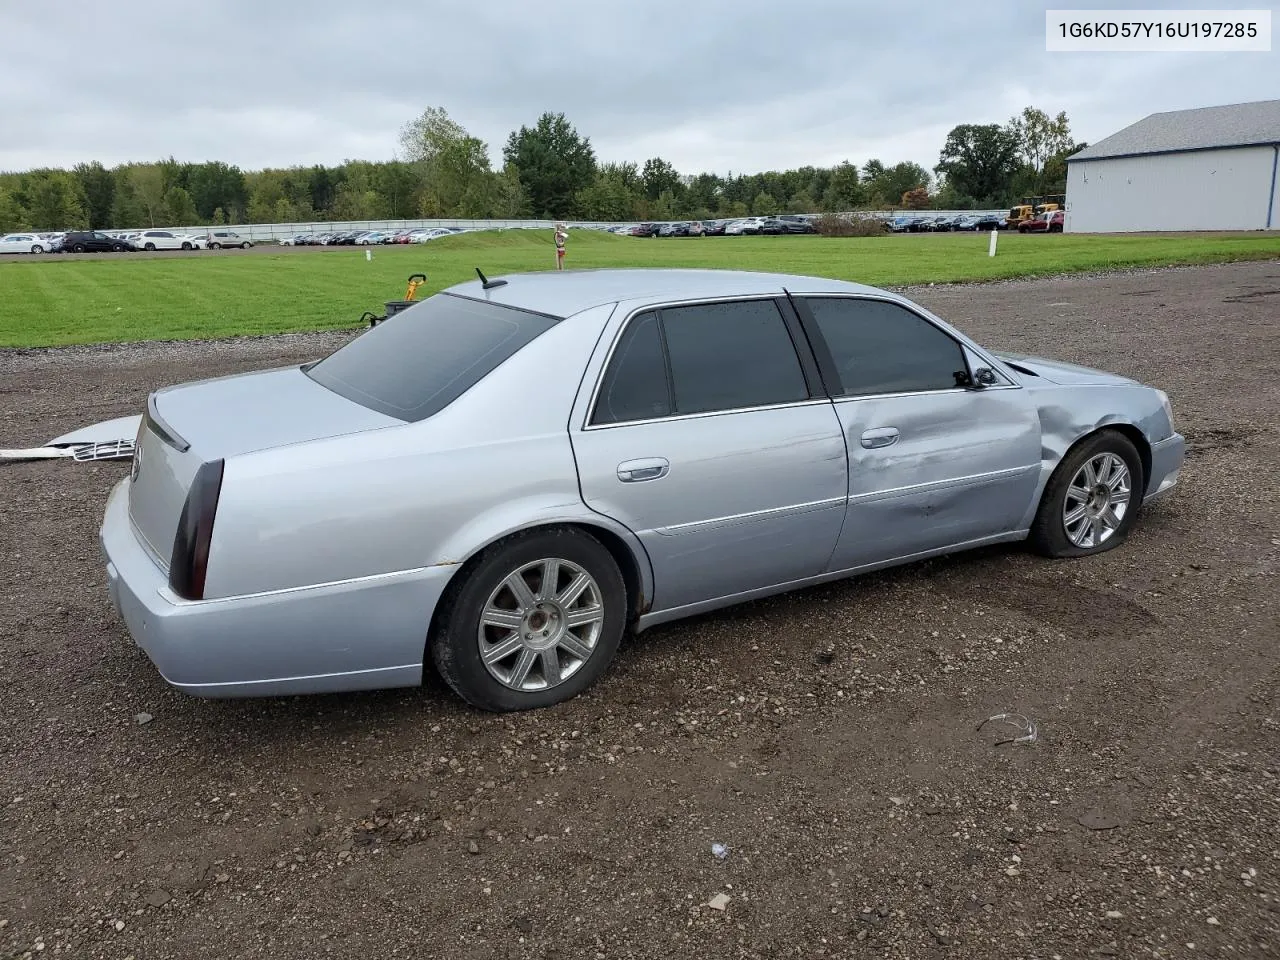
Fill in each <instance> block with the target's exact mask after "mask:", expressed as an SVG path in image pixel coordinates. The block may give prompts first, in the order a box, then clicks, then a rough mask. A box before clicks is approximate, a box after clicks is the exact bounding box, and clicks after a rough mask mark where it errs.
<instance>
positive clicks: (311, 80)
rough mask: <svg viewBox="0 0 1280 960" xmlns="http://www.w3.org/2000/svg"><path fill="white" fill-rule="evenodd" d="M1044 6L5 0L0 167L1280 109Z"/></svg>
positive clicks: (828, 0) (905, 151)
mask: <svg viewBox="0 0 1280 960" xmlns="http://www.w3.org/2000/svg"><path fill="white" fill-rule="evenodd" d="M1204 2H1205V0H1200V2H1196V0H1191V2H1182V3H1177V2H1173V0H1163V5H1164V6H1166V7H1176V6H1181V7H1183V8H1188V9H1196V8H1199V7H1202V6H1203V5H1204ZM1053 6H1057V4H1056V3H1055V4H1053ZM1090 6H1091V7H1094V8H1101V7H1115V8H1121V9H1122V8H1124V7H1126V6H1133V4H1118V3H1113V2H1105V0H1095V2H1093V3H1092V4H1090ZM1250 6H1253V7H1255V8H1256V7H1257V6H1258V5H1257V4H1251V5H1250ZM1044 9H1045V7H1044V6H1042V5H1039V4H1030V3H1026V2H1008V0H993V2H986V3H982V4H981V5H979V4H977V3H973V2H966V3H957V2H943V0H934V2H924V0H913V2H905V0H893V2H888V0H885V2H881V3H863V2H853V0H789V2H782V0H772V2H764V0H682V2H675V0H644V2H642V3H626V4H624V3H616V2H615V3H610V2H600V0H595V2H591V0H560V2H555V0H543V2H542V3H538V4H533V3H529V2H528V0H485V2H484V3H476V4H472V5H468V6H463V5H458V4H446V3H424V2H421V0H419V2H399V0H381V2H378V3H367V4H360V3H355V2H352V0H345V2H339V0H311V2H308V3H306V4H275V3H264V2H261V0H219V2H217V3H212V4H206V5H203V6H196V5H191V4H174V3H172V2H171V0H165V2H155V0H132V2H130V3H128V4H127V5H125V6H120V5H117V4H76V5H74V6H67V5H65V4H49V3H40V4H31V3H28V2H24V0H0V63H3V64H4V65H5V67H4V76H3V79H0V169H8V170H13V169H23V168H27V167H32V166H40V165H59V166H69V165H71V164H74V163H77V162H80V161H84V160H95V159H96V160H101V161H103V162H104V163H106V164H108V165H111V164H114V163H118V162H121V161H127V160H154V159H157V158H159V157H164V156H170V155H172V156H174V157H177V158H178V159H180V160H192V161H199V160H206V159H221V160H226V161H228V162H231V163H236V164H239V165H240V166H241V167H243V168H245V169H255V168H259V167H262V166H288V165H292V164H311V163H337V162H340V161H341V160H343V159H346V158H363V159H387V158H389V157H391V156H392V155H393V153H394V151H395V150H396V137H397V133H398V130H399V127H400V126H401V124H403V123H404V122H405V121H406V120H408V119H410V118H411V117H413V116H415V115H416V114H418V113H420V112H421V111H422V109H423V108H425V107H427V106H443V107H444V108H445V109H446V110H448V111H449V113H450V115H451V116H453V117H454V119H456V120H457V121H459V122H460V123H462V124H463V125H464V126H466V127H467V128H468V129H469V130H470V131H471V132H472V133H474V134H476V135H477V136H480V137H481V138H483V139H484V140H485V141H486V142H488V144H489V149H490V154H491V155H492V157H493V158H494V160H495V162H496V163H500V162H501V152H502V145H503V143H504V142H505V140H506V137H507V135H508V134H509V133H510V131H511V130H513V129H515V128H516V127H519V126H520V125H521V124H531V123H533V122H534V121H535V120H536V118H537V116H538V115H539V114H540V113H541V112H543V111H544V110H555V111H563V112H564V113H565V114H566V115H567V116H568V117H569V119H570V120H571V121H572V122H573V123H574V124H575V125H576V126H577V128H578V130H579V131H580V132H581V133H583V134H584V135H586V136H588V137H590V138H591V141H592V144H593V146H594V147H595V149H596V153H597V155H598V156H599V157H600V158H601V159H602V160H636V161H641V160H643V159H644V158H646V157H649V156H655V155H660V156H663V157H665V158H666V159H668V160H671V161H672V162H673V163H675V165H676V167H677V168H678V169H680V170H681V171H683V172H696V171H699V170H714V171H717V172H720V173H725V172H728V171H733V172H753V171H757V170H763V169H773V168H782V167H791V166H798V165H801V164H806V163H813V164H823V165H825V164H830V163H834V162H837V161H839V160H842V159H849V160H852V161H854V162H855V163H862V162H865V161H866V160H868V159H870V158H872V157H878V158H880V159H882V160H884V161H885V162H896V161H898V160H914V161H916V162H917V163H920V164H921V165H923V166H925V167H926V168H932V166H933V165H934V164H935V163H936V162H937V157H938V151H939V149H940V148H941V146H942V142H943V140H944V139H945V137H946V133H947V131H948V130H949V129H950V128H951V127H952V126H954V125H955V124H957V123H966V122H967V123H1002V122H1004V121H1005V120H1007V119H1008V118H1009V117H1010V116H1011V115H1013V114H1014V113H1016V112H1017V111H1019V110H1020V109H1021V108H1022V107H1023V106H1026V105H1027V104H1034V105H1036V106H1039V107H1041V108H1043V109H1045V110H1047V111H1049V112H1051V113H1056V112H1057V111H1058V110H1066V111H1067V113H1068V115H1069V116H1070V118H1071V121H1072V129H1073V132H1074V133H1075V135H1076V138H1077V139H1081V140H1088V141H1096V140H1099V139H1101V138H1102V137H1104V136H1106V135H1108V134H1110V133H1113V132H1114V131H1116V130H1118V129H1119V128H1121V127H1123V126H1125V125H1127V124H1129V123H1132V122H1133V121H1135V120H1137V119H1139V118H1141V117H1143V116H1145V115H1146V114H1148V113H1151V112H1154V111H1157V110H1174V109H1181V108H1185V107H1193V106H1205V105H1209V104H1215V103H1231V102H1238V101H1243V100H1258V99H1267V98H1269V97H1274V96H1275V95H1276V93H1275V78H1276V77H1277V76H1280V69H1277V68H1278V67H1280V64H1278V63H1277V58H1278V57H1280V54H1278V53H1277V52H1274V51H1273V52H1271V53H1253V54H1154V53H1149V54H1101V53H1092V54H1050V53H1046V52H1045V49H1044V48H1045V39H1044ZM1273 17H1274V18H1275V19H1276V20H1277V21H1280V17H1275V11H1274V10H1273Z"/></svg>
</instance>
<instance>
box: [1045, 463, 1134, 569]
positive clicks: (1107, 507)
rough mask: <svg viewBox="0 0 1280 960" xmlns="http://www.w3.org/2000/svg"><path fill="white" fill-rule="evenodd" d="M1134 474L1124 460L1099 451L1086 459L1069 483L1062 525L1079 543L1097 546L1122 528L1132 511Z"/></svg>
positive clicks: (1074, 541)
mask: <svg viewBox="0 0 1280 960" xmlns="http://www.w3.org/2000/svg"><path fill="white" fill-rule="evenodd" d="M1132 492H1133V491H1132V478H1131V477H1130V475H1129V467H1128V466H1127V465H1126V464H1125V462H1124V460H1122V459H1121V458H1120V457H1118V456H1116V455H1115V454H1114V453H1100V454H1098V455H1097V456H1096V457H1091V458H1090V459H1088V460H1086V461H1085V463H1084V466H1082V467H1081V468H1080V469H1079V470H1077V471H1076V475H1075V476H1074V477H1072V478H1071V485H1070V486H1069V487H1067V496H1066V499H1065V501H1064V502H1063V505H1062V525H1063V527H1064V528H1065V530H1066V532H1067V538H1068V539H1069V540H1070V541H1071V542H1072V543H1073V544H1075V545H1076V546H1077V547H1081V548H1085V549H1087V548H1090V547H1096V546H1098V545H1099V544H1101V543H1104V542H1106V541H1107V540H1109V539H1110V538H1111V537H1112V536H1113V535H1114V534H1115V532H1116V531H1117V530H1118V529H1120V524H1121V523H1123V522H1124V515H1125V514H1126V513H1128V511H1129V501H1130V499H1131V497H1132Z"/></svg>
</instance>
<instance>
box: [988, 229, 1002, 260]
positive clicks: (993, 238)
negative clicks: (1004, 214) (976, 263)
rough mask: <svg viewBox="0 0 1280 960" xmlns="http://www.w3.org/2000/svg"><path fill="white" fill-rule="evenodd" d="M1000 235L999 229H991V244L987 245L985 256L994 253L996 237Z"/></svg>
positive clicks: (991, 255) (993, 254)
mask: <svg viewBox="0 0 1280 960" xmlns="http://www.w3.org/2000/svg"><path fill="white" fill-rule="evenodd" d="M999 236H1000V231H999V230H992V231H991V244H990V245H989V246H988V247H987V256H988V257H994V256H995V255H996V238H997V237H999Z"/></svg>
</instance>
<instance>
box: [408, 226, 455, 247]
mask: <svg viewBox="0 0 1280 960" xmlns="http://www.w3.org/2000/svg"><path fill="white" fill-rule="evenodd" d="M453 234H454V231H452V230H446V229H445V228H444V227H433V228H432V229H430V230H423V231H422V233H421V234H420V235H419V236H415V237H414V238H413V242H414V243H426V242H427V241H428V240H435V239H436V238H437V237H452V236H453Z"/></svg>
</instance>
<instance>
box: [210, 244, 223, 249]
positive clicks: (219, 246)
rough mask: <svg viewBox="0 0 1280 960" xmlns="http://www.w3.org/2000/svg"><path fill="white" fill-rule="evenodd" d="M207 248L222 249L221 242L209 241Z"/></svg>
mask: <svg viewBox="0 0 1280 960" xmlns="http://www.w3.org/2000/svg"><path fill="white" fill-rule="evenodd" d="M209 249H210V250H221V249H222V244H220V243H211V244H209Z"/></svg>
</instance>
